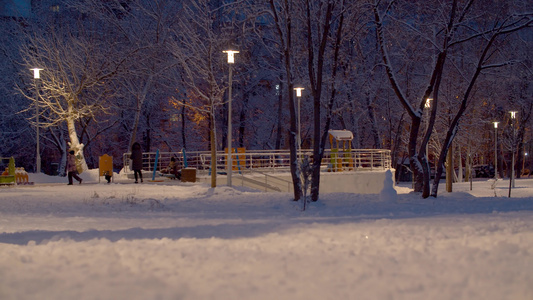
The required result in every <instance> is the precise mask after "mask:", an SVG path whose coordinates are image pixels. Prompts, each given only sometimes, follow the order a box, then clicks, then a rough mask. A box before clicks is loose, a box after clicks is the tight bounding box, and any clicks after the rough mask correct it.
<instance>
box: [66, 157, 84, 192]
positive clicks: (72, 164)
mask: <svg viewBox="0 0 533 300" xmlns="http://www.w3.org/2000/svg"><path fill="white" fill-rule="evenodd" d="M67 176H68V185H72V177H74V179H76V180H77V181H78V182H79V183H80V184H81V181H82V179H81V178H80V177H79V176H78V169H77V168H76V157H75V156H74V150H70V151H69V152H68V157H67Z"/></svg>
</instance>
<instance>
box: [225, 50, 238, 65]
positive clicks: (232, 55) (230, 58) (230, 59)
mask: <svg viewBox="0 0 533 300" xmlns="http://www.w3.org/2000/svg"><path fill="white" fill-rule="evenodd" d="M222 52H224V53H227V54H228V64H233V63H235V54H236V53H239V51H235V50H225V51H222Z"/></svg>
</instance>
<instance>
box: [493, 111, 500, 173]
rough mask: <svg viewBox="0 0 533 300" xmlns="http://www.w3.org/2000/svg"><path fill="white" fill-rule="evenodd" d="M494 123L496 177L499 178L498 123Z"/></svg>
mask: <svg viewBox="0 0 533 300" xmlns="http://www.w3.org/2000/svg"><path fill="white" fill-rule="evenodd" d="M492 123H494V178H495V179H498V123H499V122H492Z"/></svg>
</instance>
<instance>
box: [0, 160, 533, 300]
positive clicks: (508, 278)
mask: <svg viewBox="0 0 533 300" xmlns="http://www.w3.org/2000/svg"><path fill="white" fill-rule="evenodd" d="M82 177H83V178H84V183H83V184H82V185H77V184H75V185H73V186H67V185H66V179H65V178H55V177H47V176H37V175H33V174H30V181H34V182H36V184H35V185H34V186H17V187H2V188H0V299H4V300H5V299H269V300H272V299H335V300H338V299H425V300H426V299H433V300H434V299H454V300H456V299H484V300H487V299H498V300H501V299H513V300H520V299H524V300H525V299H528V300H531V299H533V179H531V180H530V179H522V180H518V181H517V182H516V188H515V189H513V191H512V198H508V197H507V193H508V190H507V188H508V181H501V182H499V183H498V185H497V186H496V189H491V188H490V182H488V181H476V182H474V184H473V188H472V190H471V191H470V184H469V183H460V184H454V187H453V188H454V192H453V193H446V192H444V191H442V192H440V195H439V197H438V198H437V199H433V198H430V199H421V198H420V196H419V195H416V194H413V193H410V190H409V188H408V187H404V186H400V187H396V190H397V192H398V195H397V199H396V201H389V202H380V201H379V199H380V197H379V195H356V194H340V193H339V194H324V195H322V196H321V199H320V201H319V202H317V203H311V204H310V206H309V207H308V210H306V211H301V204H300V203H295V202H292V201H290V199H291V195H290V194H284V193H263V192H257V191H253V190H249V189H246V188H242V187H234V188H229V187H226V186H219V187H217V188H216V189H211V188H210V187H209V186H208V185H206V184H202V183H178V182H172V183H170V182H163V183H154V182H148V181H147V180H145V182H144V183H143V184H133V183H132V180H127V179H117V181H116V182H115V183H112V184H106V183H98V180H97V177H96V176H95V171H94V170H93V171H90V172H86V173H84V174H82ZM57 181H59V182H57ZM53 182H56V183H53Z"/></svg>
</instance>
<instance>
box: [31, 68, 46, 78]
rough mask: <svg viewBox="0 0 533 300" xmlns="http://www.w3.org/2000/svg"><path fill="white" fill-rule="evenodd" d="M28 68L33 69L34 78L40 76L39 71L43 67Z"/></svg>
mask: <svg viewBox="0 0 533 300" xmlns="http://www.w3.org/2000/svg"><path fill="white" fill-rule="evenodd" d="M30 70H31V71H33V78H34V79H39V78H41V74H40V73H39V72H40V71H42V70H43V69H39V68H33V69H30Z"/></svg>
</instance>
